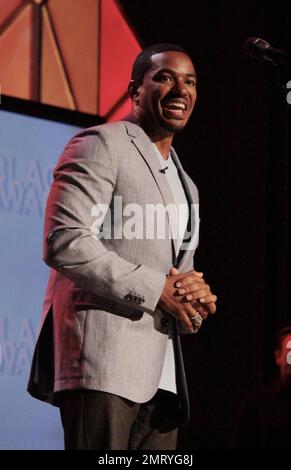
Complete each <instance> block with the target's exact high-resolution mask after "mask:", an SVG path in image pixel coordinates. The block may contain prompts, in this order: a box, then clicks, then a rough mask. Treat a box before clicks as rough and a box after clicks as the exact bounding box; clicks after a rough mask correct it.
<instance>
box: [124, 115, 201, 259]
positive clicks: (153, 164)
mask: <svg viewBox="0 0 291 470" xmlns="http://www.w3.org/2000/svg"><path fill="white" fill-rule="evenodd" d="M123 122H124V125H125V127H126V131H127V134H128V135H129V136H130V137H132V139H131V141H132V143H133V145H134V146H135V147H136V149H137V150H138V152H139V154H140V155H141V157H142V158H143V159H144V160H145V162H146V163H147V165H148V167H149V169H150V171H151V173H152V175H153V178H154V180H155V182H156V184H157V186H158V188H159V190H160V193H161V196H162V198H163V201H164V204H165V205H166V206H167V205H168V204H174V199H173V195H172V192H171V190H170V188H169V185H168V182H167V178H166V177H165V175H164V174H163V173H161V172H160V170H161V165H160V161H159V159H158V158H157V155H156V152H155V150H154V148H153V143H152V141H151V140H150V138H149V137H148V135H147V134H146V133H145V132H144V130H143V129H142V128H141V127H140V126H138V125H137V124H134V123H132V122H129V121H123ZM171 156H172V158H173V160H174V163H175V165H176V166H177V169H178V172H179V175H180V178H181V181H182V184H183V186H184V190H185V193H186V197H187V199H188V202H189V205H190V207H192V206H191V204H192V203H193V202H194V201H193V197H192V194H191V191H190V188H189V185H188V183H187V180H186V177H185V172H184V170H183V167H182V165H181V163H180V160H179V158H178V156H177V154H176V152H175V150H174V148H173V147H171ZM168 221H169V226H170V230H171V234H172V243H173V249H174V253H175V258H176V259H177V258H178V255H179V250H178V246H177V239H176V238H174V237H173V233H174V231H173V227H171V223H170V220H169V217H168ZM181 255H182V253H180V256H179V258H181ZM179 261H180V260H179Z"/></svg>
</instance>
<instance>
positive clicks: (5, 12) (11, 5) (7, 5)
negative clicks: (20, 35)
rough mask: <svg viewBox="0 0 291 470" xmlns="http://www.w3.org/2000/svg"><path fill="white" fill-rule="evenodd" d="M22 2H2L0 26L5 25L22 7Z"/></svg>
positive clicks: (1, 0)
mask: <svg viewBox="0 0 291 470" xmlns="http://www.w3.org/2000/svg"><path fill="white" fill-rule="evenodd" d="M21 3H22V1H21V0H10V1H9V2H8V1H7V0H0V24H3V23H4V21H6V20H7V19H8V18H9V16H10V15H11V14H12V13H13V12H14V11H15V10H16V9H17V7H19V6H20V4H21Z"/></svg>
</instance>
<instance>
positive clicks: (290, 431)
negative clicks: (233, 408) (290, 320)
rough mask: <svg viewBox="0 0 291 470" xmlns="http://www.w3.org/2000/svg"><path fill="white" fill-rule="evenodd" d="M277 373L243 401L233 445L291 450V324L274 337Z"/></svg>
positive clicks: (239, 447)
mask: <svg viewBox="0 0 291 470" xmlns="http://www.w3.org/2000/svg"><path fill="white" fill-rule="evenodd" d="M275 343H276V344H275V353H274V356H275V362H276V365H277V367H278V376H277V377H276V379H275V380H274V381H273V382H271V383H268V384H265V385H263V386H261V387H260V388H259V389H256V390H254V391H253V392H252V393H251V394H250V396H248V397H247V399H246V400H245V401H244V404H243V406H242V410H241V413H240V417H239V421H238V425H237V429H236V432H235V439H234V446H235V448H237V449H248V450H291V326H286V327H284V328H282V329H281V330H280V331H279V332H278V333H277V335H276V338H275Z"/></svg>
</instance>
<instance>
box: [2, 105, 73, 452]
mask: <svg viewBox="0 0 291 470" xmlns="http://www.w3.org/2000/svg"><path fill="white" fill-rule="evenodd" d="M78 130H79V128H78V127H75V126H71V125H67V124H61V123H56V122H52V121H48V120H44V119H39V118H34V117H28V116H24V115H20V114H14V113H11V112H8V111H1V112H0V142H1V145H0V239H1V245H0V246H1V248H0V250H1V257H0V416H1V418H0V419H1V424H0V449H62V448H63V437H62V429H61V424H60V419H59V412H58V409H57V408H54V407H52V406H50V405H47V404H44V403H42V402H40V401H38V400H35V399H33V398H31V397H30V395H28V393H27V392H26V385H27V380H28V375H29V368H30V363H31V358H32V353H33V348H34V344H35V341H36V337H37V332H38V330H39V326H40V318H41V309H42V301H43V295H44V291H45V287H46V282H47V278H48V268H47V267H46V266H45V264H44V263H43V262H42V232H43V219H44V210H45V203H46V198H47V194H48V191H49V187H50V184H51V180H52V170H53V167H54V165H55V163H56V161H57V158H58V156H59V154H60V153H61V151H62V149H63V147H64V145H65V144H66V142H67V141H68V140H69V139H70V138H71V136H72V135H74V134H75V133H76V132H78Z"/></svg>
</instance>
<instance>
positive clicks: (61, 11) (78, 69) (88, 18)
mask: <svg viewBox="0 0 291 470" xmlns="http://www.w3.org/2000/svg"><path fill="white" fill-rule="evenodd" d="M48 10H49V13H50V14H51V20H52V24H53V27H54V31H55V34H56V37H57V40H58V44H59V47H60V52H61V55H62V58H63V62H64V65H65V68H66V71H67V75H68V77H69V81H70V84H71V87H72V91H73V94H74V97H75V101H76V107H77V109H78V110H79V111H84V112H87V113H96V111H97V89H98V75H97V71H98V49H99V48H98V36H99V21H98V12H99V2H98V1H96V0H85V1H84V0H83V1H79V0H62V1H61V2H60V0H50V1H49V3H48Z"/></svg>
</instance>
